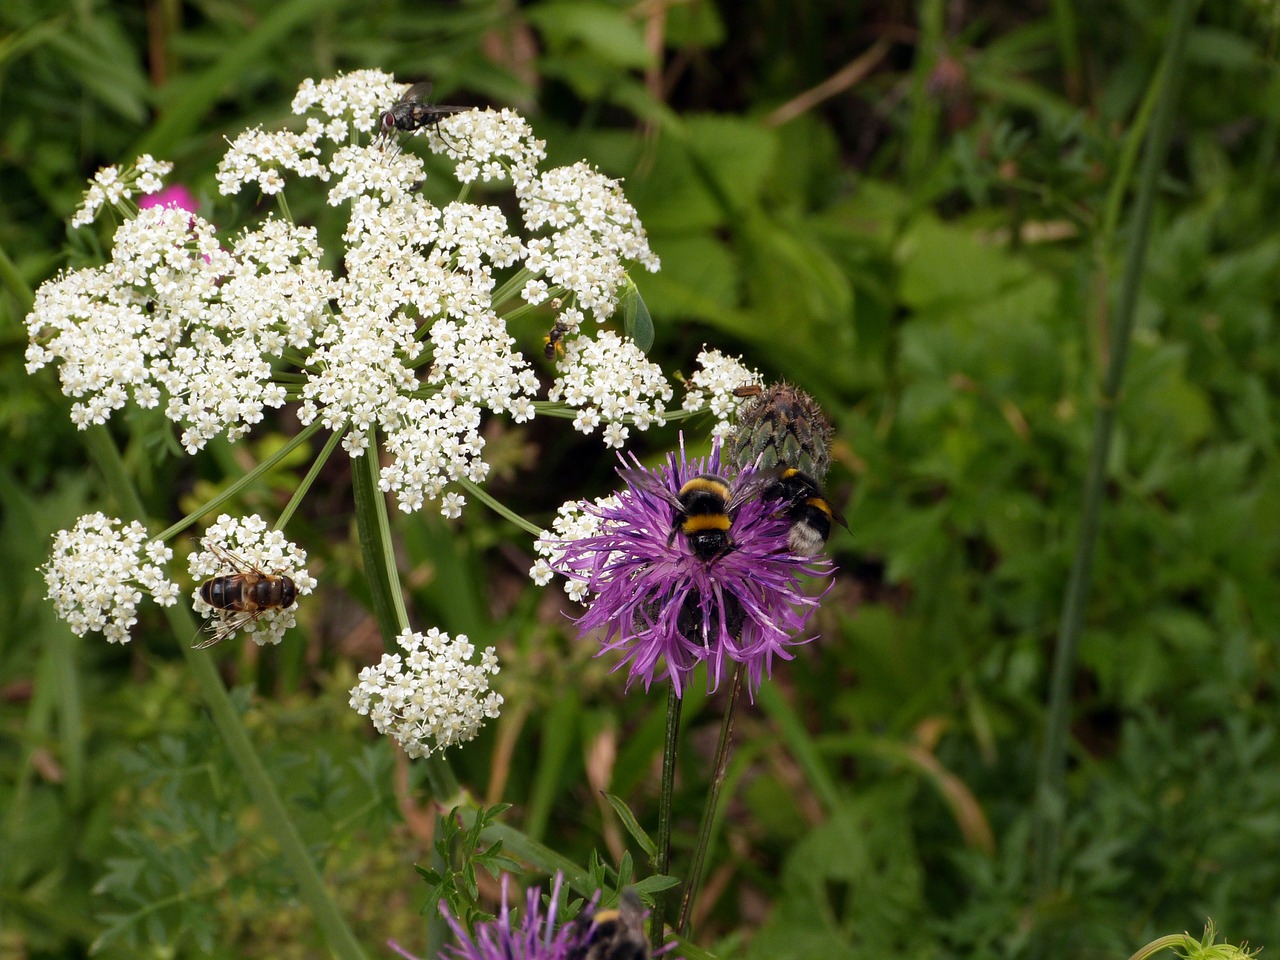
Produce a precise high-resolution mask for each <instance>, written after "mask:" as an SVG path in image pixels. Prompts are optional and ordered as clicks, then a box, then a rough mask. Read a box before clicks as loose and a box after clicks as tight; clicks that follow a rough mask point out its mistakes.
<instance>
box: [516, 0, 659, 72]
mask: <svg viewBox="0 0 1280 960" xmlns="http://www.w3.org/2000/svg"><path fill="white" fill-rule="evenodd" d="M524 13H525V16H527V17H528V18H529V21H530V22H531V23H532V24H533V25H534V26H536V27H537V28H538V29H539V30H541V31H542V33H543V35H544V36H545V38H546V40H547V42H548V45H550V46H553V47H554V46H556V45H557V44H559V45H565V44H568V43H574V42H576V43H580V44H582V46H584V47H585V48H586V49H587V50H589V51H590V52H591V53H593V54H595V55H597V56H598V57H600V58H601V59H602V60H604V61H605V62H606V63H608V64H611V65H613V66H615V67H629V68H633V69H643V68H645V67H648V66H649V65H650V63H651V62H652V59H653V58H652V57H651V56H650V54H649V48H648V47H647V46H646V45H645V42H644V33H643V31H642V30H641V29H640V25H639V22H638V21H637V20H635V19H633V18H631V17H628V16H627V15H626V14H625V13H623V12H622V11H621V10H618V9H615V8H613V7H610V6H606V5H605V4H602V3H578V2H575V3H569V2H560V0H555V2H552V3H542V4H539V5H538V6H536V7H531V8H529V9H528V10H526V11H525V12H524Z"/></svg>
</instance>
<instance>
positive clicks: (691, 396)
mask: <svg viewBox="0 0 1280 960" xmlns="http://www.w3.org/2000/svg"><path fill="white" fill-rule="evenodd" d="M763 384H764V380H763V378H762V377H761V376H760V373H759V371H757V370H752V369H751V368H749V367H747V366H746V365H745V364H744V363H743V362H742V361H741V360H740V359H739V358H737V357H730V356H727V355H726V354H723V353H721V352H720V351H719V350H708V349H707V347H706V345H705V344H704V345H703V347H702V350H701V352H700V353H699V354H698V369H697V370H696V371H694V373H693V374H692V375H691V376H690V377H689V378H688V379H687V380H686V381H685V394H684V401H683V402H682V403H681V406H682V407H683V408H684V409H685V410H688V411H690V412H693V413H698V412H701V411H704V410H709V411H710V412H711V415H712V416H714V417H715V418H716V425H715V426H714V427H713V428H712V430H711V433H712V436H716V437H720V438H722V439H723V438H725V437H727V436H728V435H729V434H730V433H731V432H732V431H733V429H734V422H733V417H734V416H735V415H736V414H737V412H738V407H739V405H741V403H742V398H741V397H736V396H734V394H733V391H734V390H737V389H738V388H739V387H747V386H763Z"/></svg>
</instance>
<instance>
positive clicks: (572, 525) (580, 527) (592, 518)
mask: <svg viewBox="0 0 1280 960" xmlns="http://www.w3.org/2000/svg"><path fill="white" fill-rule="evenodd" d="M617 505H618V498H617V496H616V495H615V494H612V493H611V494H609V495H608V496H607V497H602V498H600V499H599V500H596V501H594V502H593V503H588V502H587V501H585V500H569V501H567V502H566V503H562V504H561V505H560V509H559V510H557V511H556V518H555V519H554V520H553V521H552V522H551V529H550V530H543V531H542V534H541V536H539V537H538V539H537V540H535V541H534V542H533V549H534V552H535V553H537V555H538V559H537V560H536V561H535V562H534V564H533V566H532V567H530V568H529V577H530V578H531V579H532V580H533V582H534V583H536V584H537V585H538V586H540V587H545V586H546V585H547V584H548V583H550V582H551V578H552V577H554V576H555V573H556V571H555V567H556V565H557V564H559V563H560V562H561V561H562V560H563V559H564V555H565V545H566V544H568V543H572V542H573V541H575V540H583V539H585V538H587V537H594V536H595V535H596V534H598V533H599V532H600V528H601V525H602V521H601V519H600V517H601V510H602V509H603V508H606V507H616V506H617ZM564 592H565V593H567V594H568V595H569V598H570V599H571V600H575V601H577V602H578V603H582V602H583V601H585V600H586V599H587V594H588V590H587V584H586V581H585V579H566V580H565V582H564Z"/></svg>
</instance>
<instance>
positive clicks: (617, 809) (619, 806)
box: [604, 793, 658, 860]
mask: <svg viewBox="0 0 1280 960" xmlns="http://www.w3.org/2000/svg"><path fill="white" fill-rule="evenodd" d="M604 798H605V799H606V800H608V801H609V805H610V806H611V807H613V812H614V813H616V814H617V815H618V819H619V820H621V821H622V825H623V826H624V827H626V828H627V833H629V834H631V836H632V837H633V838H634V839H635V841H636V843H638V844H640V849H641V850H643V851H644V853H645V856H647V857H648V858H649V859H650V860H653V858H654V857H656V856H657V855H658V845H657V844H656V843H654V842H653V838H652V837H650V836H649V834H648V833H646V832H645V829H644V827H642V826H640V822H639V821H638V820H636V817H635V814H634V813H632V812H631V808H630V807H628V806H627V804H626V802H625V801H624V800H623V799H622V798H621V797H618V796H614V795H613V794H612V793H606V794H605V795H604Z"/></svg>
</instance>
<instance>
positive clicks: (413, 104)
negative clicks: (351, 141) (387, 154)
mask: <svg viewBox="0 0 1280 960" xmlns="http://www.w3.org/2000/svg"><path fill="white" fill-rule="evenodd" d="M429 96H431V81H430V80H424V81H423V82H422V83H415V84H414V85H413V86H412V87H410V88H409V89H408V90H407V91H405V95H404V96H403V97H401V98H400V99H399V100H397V101H396V102H395V103H393V104H392V105H391V109H390V110H388V111H386V113H384V114H383V115H382V119H381V120H380V121H379V122H378V136H380V137H385V138H390V137H391V136H392V135H393V134H394V133H395V132H396V131H397V130H398V131H400V132H401V133H412V132H413V131H414V130H418V129H420V128H422V127H430V126H434V125H435V124H437V123H439V122H440V121H441V120H443V119H444V118H445V117H452V116H453V115H454V114H455V113H462V112H463V111H464V110H470V109H471V108H470V107H444V106H440V105H439V104H434V103H426V102H425V101H426V99H427V98H428V97H429Z"/></svg>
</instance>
